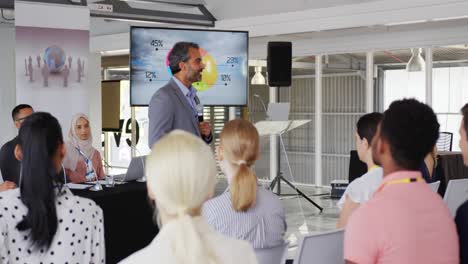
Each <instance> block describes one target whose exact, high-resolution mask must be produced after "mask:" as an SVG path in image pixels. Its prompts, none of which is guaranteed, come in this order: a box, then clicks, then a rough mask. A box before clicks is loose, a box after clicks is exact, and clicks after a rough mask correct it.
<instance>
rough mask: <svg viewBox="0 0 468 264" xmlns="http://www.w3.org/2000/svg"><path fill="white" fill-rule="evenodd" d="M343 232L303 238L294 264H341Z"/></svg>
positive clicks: (342, 260)
mask: <svg viewBox="0 0 468 264" xmlns="http://www.w3.org/2000/svg"><path fill="white" fill-rule="evenodd" d="M343 240H344V230H343V229H340V230H335V231H331V232H326V233H321V234H314V235H308V236H305V237H304V238H303V239H302V241H301V243H300V244H299V248H298V250H297V254H296V258H295V259H294V264H306V263H326V264H343V263H344V256H343V244H344V241H343Z"/></svg>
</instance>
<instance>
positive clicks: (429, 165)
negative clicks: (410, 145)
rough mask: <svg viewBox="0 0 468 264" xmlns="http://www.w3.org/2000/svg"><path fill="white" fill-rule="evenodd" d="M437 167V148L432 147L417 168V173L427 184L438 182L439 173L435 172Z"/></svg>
mask: <svg viewBox="0 0 468 264" xmlns="http://www.w3.org/2000/svg"><path fill="white" fill-rule="evenodd" d="M437 165H438V164H437V146H434V148H432V151H431V152H429V153H428V154H427V155H426V157H424V160H423V161H422V162H421V165H420V166H419V171H420V172H421V173H422V176H423V178H424V180H425V181H426V182H427V183H432V182H436V181H440V175H439V174H440V171H439V170H437V168H439V166H437Z"/></svg>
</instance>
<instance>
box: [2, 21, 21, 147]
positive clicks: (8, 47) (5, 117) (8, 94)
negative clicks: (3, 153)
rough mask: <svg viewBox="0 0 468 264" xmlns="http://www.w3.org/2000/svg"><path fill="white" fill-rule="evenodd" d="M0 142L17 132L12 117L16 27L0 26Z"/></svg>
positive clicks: (14, 98)
mask: <svg viewBox="0 0 468 264" xmlns="http://www.w3.org/2000/svg"><path fill="white" fill-rule="evenodd" d="M0 40H1V43H2V44H1V48H0V144H2V145H3V144H4V143H5V142H7V141H8V140H10V139H11V138H13V137H14V136H15V135H16V134H17V130H16V128H15V127H14V124H13V121H12V119H11V110H12V109H13V107H15V105H16V92H15V76H16V75H15V28H14V27H0Z"/></svg>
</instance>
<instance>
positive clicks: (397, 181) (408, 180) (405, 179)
mask: <svg viewBox="0 0 468 264" xmlns="http://www.w3.org/2000/svg"><path fill="white" fill-rule="evenodd" d="M422 181H424V179H423V178H422V177H414V178H404V179H400V180H393V181H388V182H384V183H382V184H381V185H380V187H379V188H378V189H377V192H380V191H382V190H383V188H384V187H385V186H387V185H392V184H405V183H413V182H422Z"/></svg>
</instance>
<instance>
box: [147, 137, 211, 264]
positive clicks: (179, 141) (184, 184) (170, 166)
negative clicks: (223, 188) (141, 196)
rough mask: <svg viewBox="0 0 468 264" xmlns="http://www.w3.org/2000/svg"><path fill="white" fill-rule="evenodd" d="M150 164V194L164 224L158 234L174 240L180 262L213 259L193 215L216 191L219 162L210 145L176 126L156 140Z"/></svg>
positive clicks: (175, 251)
mask: <svg viewBox="0 0 468 264" xmlns="http://www.w3.org/2000/svg"><path fill="white" fill-rule="evenodd" d="M146 164H147V166H146V175H147V184H148V194H149V196H150V198H152V199H154V200H155V202H156V206H157V208H158V211H159V214H160V216H161V220H162V224H163V226H162V229H161V231H160V234H158V236H162V237H163V238H164V239H167V240H169V241H170V242H169V243H170V244H171V250H172V251H173V252H172V253H173V254H174V255H175V256H176V258H177V259H178V263H213V262H214V261H213V259H214V256H213V254H212V253H211V252H212V250H211V249H209V248H207V243H206V242H205V241H203V240H202V237H201V236H200V234H199V231H200V230H197V229H198V226H197V224H196V222H195V221H194V219H193V217H195V216H199V215H200V213H201V206H202V204H203V203H204V202H205V201H206V200H207V199H209V197H211V196H212V195H213V193H214V187H215V184H216V162H215V159H214V157H213V154H212V152H211V149H210V147H209V146H208V145H206V143H205V142H203V141H202V140H201V139H200V138H197V137H195V136H193V135H192V134H189V133H187V132H183V131H180V130H175V131H173V132H171V133H169V134H167V135H166V136H164V137H163V138H162V139H161V140H159V141H158V142H156V143H155V144H154V146H153V149H152V152H151V154H150V155H149V156H148V159H147V162H146Z"/></svg>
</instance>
